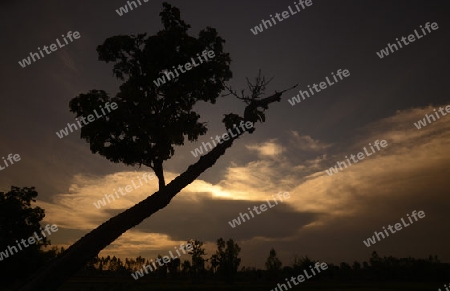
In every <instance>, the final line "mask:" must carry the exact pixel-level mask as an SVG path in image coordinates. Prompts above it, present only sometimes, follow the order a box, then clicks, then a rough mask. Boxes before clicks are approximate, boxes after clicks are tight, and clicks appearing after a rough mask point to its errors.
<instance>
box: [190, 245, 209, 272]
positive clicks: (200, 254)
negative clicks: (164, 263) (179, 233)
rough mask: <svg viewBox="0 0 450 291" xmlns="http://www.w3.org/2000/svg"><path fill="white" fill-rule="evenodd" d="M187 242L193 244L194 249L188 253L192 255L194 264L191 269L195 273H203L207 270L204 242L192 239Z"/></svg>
mask: <svg viewBox="0 0 450 291" xmlns="http://www.w3.org/2000/svg"><path fill="white" fill-rule="evenodd" d="M187 243H189V244H191V245H192V251H189V252H188V254H190V255H191V260H192V266H191V271H192V273H193V274H202V273H204V271H205V259H204V256H205V255H206V253H205V248H203V247H202V246H203V242H202V241H199V240H196V239H191V240H189V241H188V242H187Z"/></svg>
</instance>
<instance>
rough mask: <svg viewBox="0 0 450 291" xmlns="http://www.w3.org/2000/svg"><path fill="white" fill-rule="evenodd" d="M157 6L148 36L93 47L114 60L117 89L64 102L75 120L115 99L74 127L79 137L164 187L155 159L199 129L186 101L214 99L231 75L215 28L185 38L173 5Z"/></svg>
mask: <svg viewBox="0 0 450 291" xmlns="http://www.w3.org/2000/svg"><path fill="white" fill-rule="evenodd" d="M163 7H164V9H163V11H162V12H161V13H160V16H161V20H162V23H163V26H164V28H163V29H162V30H161V31H159V32H158V33H157V34H156V35H154V36H149V37H147V35H146V34H145V33H144V34H138V35H118V36H113V37H110V38H108V39H106V40H105V41H104V43H103V44H102V45H99V46H98V47H97V52H98V55H99V60H100V61H104V62H106V63H109V62H112V63H114V66H113V74H114V75H115V76H116V77H117V78H118V79H119V80H122V81H124V82H123V84H122V85H121V86H120V91H119V93H117V95H116V96H115V97H110V96H109V95H108V94H107V93H106V92H105V91H103V90H91V91H89V92H88V93H86V94H80V95H78V96H77V97H75V98H74V99H72V100H71V101H70V110H71V111H72V112H74V113H76V115H77V117H80V116H85V115H88V114H91V113H92V112H93V111H94V110H96V109H97V111H98V109H99V108H100V107H101V106H102V105H103V104H105V103H106V102H115V103H117V105H118V109H117V110H115V111H112V112H111V113H109V114H107V115H106V116H104V118H100V119H98V120H96V121H95V122H93V123H90V124H87V125H86V126H84V127H82V129H81V138H83V139H85V140H86V141H87V142H88V143H89V144H90V149H91V151H92V152H93V153H97V152H98V153H99V154H100V155H102V156H104V157H106V158H107V159H108V160H110V161H112V162H114V163H119V162H121V163H124V164H126V165H132V166H134V165H139V166H141V165H145V166H148V167H150V168H152V169H153V170H154V171H155V174H156V176H157V177H158V181H159V185H160V187H163V186H165V180H164V172H163V162H164V161H165V160H167V159H170V158H171V157H172V156H173V155H174V146H175V145H184V142H185V138H187V139H188V140H189V141H195V140H197V138H198V137H199V136H200V135H204V134H205V133H206V132H207V127H206V124H205V123H201V122H199V118H200V115H199V114H198V113H197V112H195V111H193V106H194V105H195V104H196V103H197V102H198V101H205V102H211V103H212V104H214V103H215V102H216V99H217V98H218V97H219V94H220V93H221V92H222V91H223V89H224V88H225V85H224V82H225V81H227V80H229V79H230V78H231V77H232V73H231V71H230V69H229V64H230V61H231V60H230V57H229V54H228V53H224V52H223V44H224V42H225V40H223V39H222V38H221V37H219V36H218V34H217V31H216V30H215V29H214V28H211V27H207V28H205V29H203V30H201V31H200V33H199V35H198V37H197V38H196V37H193V36H189V35H188V29H189V28H190V26H189V25H188V24H186V23H185V22H184V21H183V20H181V18H180V11H179V9H178V8H176V7H172V6H171V5H170V4H167V3H164V4H163ZM204 50H212V51H214V54H215V57H214V58H212V59H210V60H209V61H208V62H204V63H202V64H201V65H198V66H197V67H194V68H192V70H190V71H188V72H186V73H184V74H179V76H178V77H176V78H175V79H173V80H170V81H168V82H166V83H165V84H162V85H160V86H157V85H156V84H155V83H154V82H153V81H154V80H156V79H157V78H158V77H159V76H160V73H161V72H162V71H164V70H171V68H172V67H177V66H178V65H184V64H185V63H187V62H189V61H190V60H191V58H192V57H196V54H198V53H201V52H202V51H204Z"/></svg>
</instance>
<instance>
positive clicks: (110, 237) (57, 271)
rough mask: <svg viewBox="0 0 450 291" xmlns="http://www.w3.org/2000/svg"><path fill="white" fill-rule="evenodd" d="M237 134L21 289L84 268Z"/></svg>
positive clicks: (51, 284)
mask: <svg viewBox="0 0 450 291" xmlns="http://www.w3.org/2000/svg"><path fill="white" fill-rule="evenodd" d="M282 93H283V92H281V93H276V94H274V95H272V96H270V97H266V98H264V99H262V100H259V101H257V104H256V106H262V107H265V108H267V105H268V104H269V103H272V102H274V101H280V96H281V94H282ZM249 106H252V107H254V106H255V104H254V103H253V104H250V105H248V106H247V107H249ZM244 121H245V120H244ZM237 138H239V136H237V137H234V138H230V139H229V140H227V141H224V142H223V143H222V144H219V145H217V147H215V148H214V149H213V150H212V151H210V152H209V153H208V154H207V155H205V156H202V157H201V158H200V159H199V160H198V161H197V162H196V163H195V164H192V165H190V166H189V167H188V168H187V170H186V171H185V172H184V173H182V174H180V175H179V176H178V177H176V178H175V179H174V180H173V181H171V182H170V183H169V184H167V186H166V187H164V188H163V189H160V190H159V191H158V192H155V193H154V194H153V195H152V196H150V197H148V198H146V199H145V200H143V201H141V202H139V203H138V204H136V205H135V206H133V207H131V208H129V209H128V210H125V211H124V212H122V213H120V214H118V215H116V216H115V217H113V218H111V219H109V220H108V221H106V222H104V223H103V224H101V225H100V226H99V227H97V228H96V229H94V230H92V231H91V232H90V233H88V234H86V235H85V236H83V237H82V238H81V239H79V240H78V241H77V242H76V243H74V244H73V245H72V246H70V247H69V248H68V249H67V250H66V251H65V252H64V253H63V254H61V255H60V256H59V257H57V258H56V259H54V260H53V261H51V262H50V263H49V264H47V265H46V266H44V267H43V268H42V269H41V270H39V271H38V272H37V273H36V274H35V275H34V276H32V277H30V278H29V279H28V281H27V282H25V283H24V284H23V285H22V286H21V287H20V288H19V289H18V290H19V291H36V290H39V291H54V290H56V288H58V287H59V286H60V285H61V284H63V283H64V282H65V281H66V280H67V279H68V278H69V277H70V276H71V275H73V274H74V273H75V272H76V271H78V270H79V269H81V268H82V267H83V266H84V265H85V264H86V263H87V262H88V261H89V260H90V259H92V258H93V257H95V256H96V255H97V254H98V253H99V252H100V251H101V250H102V249H104V248H105V247H106V246H108V245H109V244H111V243H112V242H113V241H115V240H116V239H117V238H118V237H120V236H121V235H122V234H123V233H124V232H126V231H127V230H129V229H130V228H132V227H134V226H136V225H138V224H139V223H141V222H142V221H143V220H144V219H146V218H147V217H150V216H151V215H152V214H153V213H155V212H157V211H158V210H160V209H162V208H164V207H166V206H167V205H168V204H169V203H170V201H171V200H172V198H173V197H175V195H177V194H178V193H179V192H180V191H181V190H182V189H183V188H184V187H186V186H187V185H189V184H190V183H192V182H193V181H195V179H197V177H198V176H200V174H201V173H203V172H204V171H205V170H206V169H208V168H210V167H212V166H213V165H214V164H215V163H216V161H217V160H218V159H219V158H220V157H221V156H222V155H223V154H224V153H225V151H226V150H227V149H228V148H229V147H231V146H232V144H233V141H234V140H235V139H237Z"/></svg>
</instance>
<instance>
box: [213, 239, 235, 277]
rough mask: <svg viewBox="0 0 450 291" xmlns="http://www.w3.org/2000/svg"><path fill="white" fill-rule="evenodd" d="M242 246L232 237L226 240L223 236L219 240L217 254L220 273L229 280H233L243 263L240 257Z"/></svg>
mask: <svg viewBox="0 0 450 291" xmlns="http://www.w3.org/2000/svg"><path fill="white" fill-rule="evenodd" d="M240 252H241V248H240V247H239V245H238V244H237V243H235V242H234V241H233V240H232V239H229V240H228V241H227V242H225V241H224V240H223V239H222V238H219V239H218V240H217V251H216V255H217V258H218V261H219V266H218V273H219V274H221V275H222V276H223V277H224V278H225V280H226V281H227V282H232V281H233V280H234V278H235V276H236V273H237V270H238V268H239V265H240V263H241V259H240V258H239V257H238V256H239V253H240Z"/></svg>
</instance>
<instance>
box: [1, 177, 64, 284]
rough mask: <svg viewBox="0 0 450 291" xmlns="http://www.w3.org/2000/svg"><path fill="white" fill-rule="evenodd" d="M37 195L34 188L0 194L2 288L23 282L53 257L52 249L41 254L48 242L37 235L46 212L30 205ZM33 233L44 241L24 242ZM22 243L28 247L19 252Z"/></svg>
mask: <svg viewBox="0 0 450 291" xmlns="http://www.w3.org/2000/svg"><path fill="white" fill-rule="evenodd" d="M37 196H38V192H37V191H36V190H35V188H34V187H23V188H19V187H15V186H12V187H11V190H10V191H8V192H6V193H5V192H0V279H1V281H2V283H3V284H4V285H7V284H10V283H12V282H14V281H15V280H21V279H23V278H24V277H26V276H28V275H29V274H30V273H32V272H34V271H35V270H36V269H37V268H38V267H39V266H41V265H42V264H43V263H44V262H45V261H46V260H47V259H49V258H52V257H55V256H56V251H55V250H51V251H50V252H49V253H47V254H45V253H44V252H43V251H41V250H42V247H44V246H47V245H49V244H50V241H49V240H48V238H46V237H43V235H42V234H40V232H41V230H40V228H41V225H40V222H41V221H42V219H43V218H44V217H45V213H44V210H43V209H42V208H40V207H39V206H34V207H33V206H32V203H33V202H36V200H35V198H36V197H37ZM35 232H36V233H37V234H38V235H39V234H40V237H42V238H43V239H42V240H40V241H37V240H36V242H35V243H34V244H29V243H28V242H26V241H27V240H28V238H29V237H32V236H34V233H35ZM21 240H25V243H26V244H27V245H28V247H25V246H24V245H23V244H21V248H22V250H20V247H19V246H17V242H21ZM16 241H17V242H16ZM16 251H17V252H16ZM11 252H12V254H11Z"/></svg>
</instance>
